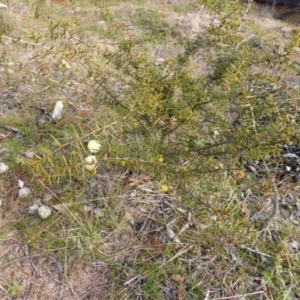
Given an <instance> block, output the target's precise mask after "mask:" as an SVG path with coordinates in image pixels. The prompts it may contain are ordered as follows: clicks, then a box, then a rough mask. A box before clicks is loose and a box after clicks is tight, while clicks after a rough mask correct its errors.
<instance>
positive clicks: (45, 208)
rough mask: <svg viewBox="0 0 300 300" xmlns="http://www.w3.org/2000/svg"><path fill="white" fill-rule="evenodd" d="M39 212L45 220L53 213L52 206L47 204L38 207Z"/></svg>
mask: <svg viewBox="0 0 300 300" xmlns="http://www.w3.org/2000/svg"><path fill="white" fill-rule="evenodd" d="M37 213H38V215H39V216H40V217H41V219H43V220H45V219H47V218H48V217H49V216H50V215H51V208H50V207H49V206H47V205H42V206H41V207H39V208H38V211H37Z"/></svg>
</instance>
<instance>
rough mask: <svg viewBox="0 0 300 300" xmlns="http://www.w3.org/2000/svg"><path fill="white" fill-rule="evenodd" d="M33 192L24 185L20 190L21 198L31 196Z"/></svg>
mask: <svg viewBox="0 0 300 300" xmlns="http://www.w3.org/2000/svg"><path fill="white" fill-rule="evenodd" d="M30 193H31V191H30V189H29V188H28V187H23V188H21V189H20V190H19V198H25V197H27V196H29V195H30Z"/></svg>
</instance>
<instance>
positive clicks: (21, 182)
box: [18, 180, 24, 189]
mask: <svg viewBox="0 0 300 300" xmlns="http://www.w3.org/2000/svg"><path fill="white" fill-rule="evenodd" d="M18 185H19V188H20V189H22V188H23V187H24V181H22V180H18Z"/></svg>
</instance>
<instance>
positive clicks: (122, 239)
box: [120, 233, 130, 243]
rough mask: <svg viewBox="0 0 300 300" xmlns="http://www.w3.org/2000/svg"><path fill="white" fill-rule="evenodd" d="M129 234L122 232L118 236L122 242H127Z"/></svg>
mask: <svg viewBox="0 0 300 300" xmlns="http://www.w3.org/2000/svg"><path fill="white" fill-rule="evenodd" d="M129 239H130V238H129V235H128V234H125V233H122V234H121V236H120V240H121V241H122V242H124V243H126V242H128V241H129Z"/></svg>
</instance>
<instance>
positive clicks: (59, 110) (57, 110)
mask: <svg viewBox="0 0 300 300" xmlns="http://www.w3.org/2000/svg"><path fill="white" fill-rule="evenodd" d="M63 108H64V105H63V103H62V102H61V101H57V102H56V104H55V107H54V110H53V112H52V115H51V116H52V118H53V120H59V119H61V113H62V110H63Z"/></svg>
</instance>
